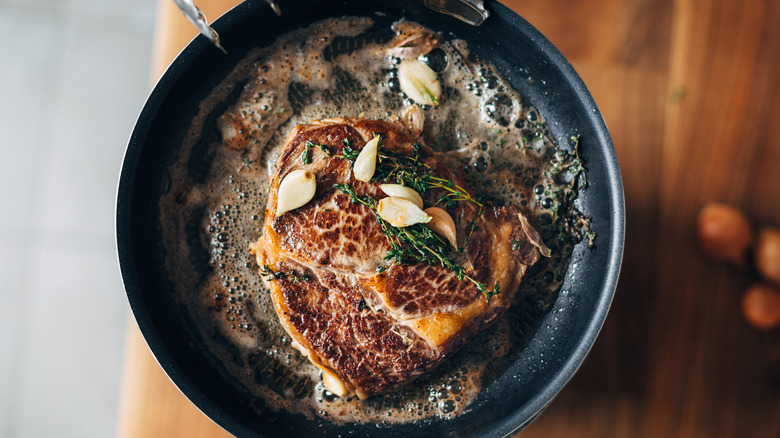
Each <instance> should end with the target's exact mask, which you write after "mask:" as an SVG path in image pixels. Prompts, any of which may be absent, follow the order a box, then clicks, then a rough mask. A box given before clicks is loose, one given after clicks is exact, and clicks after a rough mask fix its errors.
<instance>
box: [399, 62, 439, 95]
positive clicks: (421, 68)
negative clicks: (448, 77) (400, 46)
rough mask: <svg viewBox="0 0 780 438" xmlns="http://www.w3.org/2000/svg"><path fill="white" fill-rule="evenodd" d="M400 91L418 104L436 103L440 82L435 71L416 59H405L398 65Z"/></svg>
mask: <svg viewBox="0 0 780 438" xmlns="http://www.w3.org/2000/svg"><path fill="white" fill-rule="evenodd" d="M398 82H399V83H400V84H401V91H403V92H404V93H406V95H407V96H409V98H410V99H412V100H413V101H415V102H417V103H419V104H420V105H438V104H439V96H441V84H440V83H439V79H438V78H437V76H436V72H435V71H433V70H431V68H430V67H428V66H427V65H425V63H424V62H422V61H419V60H417V59H405V60H403V61H401V64H400V65H399V66H398Z"/></svg>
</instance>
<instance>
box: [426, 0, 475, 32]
mask: <svg viewBox="0 0 780 438" xmlns="http://www.w3.org/2000/svg"><path fill="white" fill-rule="evenodd" d="M425 6H427V7H428V9H431V10H433V11H436V12H441V13H442V14H447V15H450V16H453V17H455V18H457V19H459V20H461V21H464V22H466V23H468V24H471V25H473V26H479V25H480V24H482V23H483V22H484V21H485V20H486V19H487V17H488V16H489V15H490V14H489V13H488V11H487V10H486V9H485V5H484V2H483V1H482V0H425Z"/></svg>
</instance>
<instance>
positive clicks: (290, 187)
mask: <svg viewBox="0 0 780 438" xmlns="http://www.w3.org/2000/svg"><path fill="white" fill-rule="evenodd" d="M316 191H317V179H316V177H315V176H314V174H313V173H311V172H309V171H308V170H303V169H298V170H293V171H292V172H290V173H288V174H287V176H285V177H284V179H283V180H282V182H281V183H280V184H279V193H278V195H277V199H276V217H279V216H281V215H283V214H284V213H286V212H288V211H290V210H295V209H296V208H298V207H303V206H304V205H306V203H307V202H309V201H311V198H313V197H314V192H316Z"/></svg>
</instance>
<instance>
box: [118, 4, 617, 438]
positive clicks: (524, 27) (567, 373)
mask: <svg viewBox="0 0 780 438" xmlns="http://www.w3.org/2000/svg"><path fill="white" fill-rule="evenodd" d="M260 3H261V2H252V1H247V2H244V3H241V4H239V5H237V6H236V7H234V8H233V9H231V10H230V11H228V12H227V13H226V14H225V15H223V16H222V17H221V18H219V19H218V20H216V21H215V23H214V24H213V27H214V28H215V29H217V30H218V32H220V33H223V32H226V31H228V30H229V28H230V26H231V24H232V23H233V22H235V21H238V20H240V19H242V18H244V17H245V16H247V15H249V14H254V13H256V9H257V8H262V7H264V4H260ZM488 7H489V10H490V12H491V14H493V15H495V16H497V17H499V18H500V19H502V20H505V21H507V22H509V23H510V24H512V26H513V27H515V28H517V29H518V30H519V32H521V33H523V35H524V36H526V37H527V38H529V39H530V40H531V41H532V42H533V43H534V44H537V45H538V47H539V48H540V49H541V50H542V51H543V52H544V54H545V55H546V56H547V57H548V59H549V60H550V61H551V62H552V63H553V64H554V66H555V67H556V68H557V69H559V70H561V73H562V76H563V77H564V78H565V79H566V81H567V82H568V85H569V87H571V89H572V90H573V92H574V94H575V95H576V96H577V98H578V99H579V100H580V101H581V103H582V104H583V105H585V106H586V107H588V108H591V109H592V111H591V112H589V114H588V118H589V120H590V121H591V125H592V126H593V127H594V129H595V133H596V134H597V136H598V139H597V140H596V141H595V143H596V144H598V145H599V148H600V149H601V151H600V155H601V156H602V157H603V158H604V159H605V160H604V163H603V165H604V168H605V173H606V179H607V183H606V184H607V185H608V186H609V188H610V191H609V194H610V199H609V204H610V205H611V206H612V207H613V208H612V210H611V217H610V220H611V223H612V226H611V227H610V236H609V238H610V242H611V245H610V247H609V249H608V255H607V264H606V266H605V268H604V272H605V273H606V276H605V277H604V279H603V282H602V284H601V286H600V287H599V288H598V289H599V291H598V295H599V300H598V301H597V303H596V305H595V312H594V313H593V315H592V317H591V318H590V320H589V323H588V325H587V327H586V330H585V331H584V332H582V333H581V334H580V335H579V336H578V338H577V342H576V347H574V348H573V350H572V354H570V355H569V356H568V357H567V359H566V361H565V362H564V364H563V365H562V366H560V367H558V368H556V371H555V375H554V377H553V378H552V379H551V380H550V382H549V383H548V384H547V385H546V386H545V388H544V390H543V391H539V392H537V393H535V394H534V395H533V396H531V397H530V398H529V399H528V402H527V403H525V405H524V406H522V407H520V408H518V409H516V410H515V411H514V412H513V413H512V414H511V415H507V416H505V417H503V419H502V421H501V422H500V423H498V424H495V425H494V428H493V431H492V432H490V433H488V434H487V435H485V436H506V435H509V434H512V433H513V432H516V431H518V430H520V429H522V428H523V427H525V426H526V425H528V424H529V423H530V422H531V421H532V420H533V419H534V418H536V417H537V416H538V415H539V414H540V413H541V412H542V411H543V410H544V409H545V408H546V407H547V406H548V405H549V404H550V403H551V402H552V400H553V399H554V397H555V396H556V395H557V394H558V393H559V392H560V390H561V389H562V388H563V387H564V386H565V384H566V383H567V382H568V381H569V380H571V378H572V377H573V375H574V374H575V373H576V371H577V369H578V368H579V367H580V366H581V364H582V362H583V360H584V358H585V357H586V356H587V354H588V352H589V351H590V349H591V348H592V346H593V343H594V342H595V339H596V337H597V336H598V334H599V332H600V330H601V328H602V327H603V323H604V320H605V319H606V316H607V314H608V311H609V308H610V305H611V302H612V299H613V297H614V293H615V289H616V286H617V281H618V277H619V273H620V265H621V260H622V255H623V246H624V238H625V207H624V193H623V186H622V179H621V176H620V169H619V165H618V161H617V156H616V155H615V151H614V146H613V144H612V140H611V138H610V135H609V132H608V130H607V126H606V123H605V121H604V119H603V116H602V115H601V112H600V111H599V110H598V107H597V105H596V103H595V101H594V99H593V97H592V96H591V95H590V92H589V91H588V90H587V87H586V86H585V84H584V82H583V81H582V79H581V78H580V77H579V75H578V74H577V73H576V71H575V70H574V68H573V66H572V65H571V64H570V63H569V61H568V60H566V58H565V57H563V55H562V54H561V53H560V52H559V51H558V49H557V48H555V46H554V45H553V44H552V43H551V42H550V41H549V40H548V39H547V38H545V37H544V36H543V35H542V34H541V33H540V32H539V31H538V30H537V29H536V28H534V27H533V26H532V25H531V24H530V23H528V22H527V21H526V20H524V19H523V18H521V17H520V16H518V15H516V14H515V13H514V12H512V11H511V10H510V9H508V8H507V7H506V6H504V5H502V4H500V3H498V2H493V3H490V4H489V5H488ZM268 12H269V13H270V7H269V8H268ZM209 47H210V43H209V42H208V41H207V40H206V39H205V38H204V37H202V36H197V37H196V38H195V39H193V41H191V42H190V43H189V44H188V45H187V46H186V47H185V48H184V49H183V50H182V51H181V52H180V53H179V55H178V56H177V57H176V58H175V60H174V61H173V62H172V63H171V64H170V65H169V67H168V68H167V70H166V71H165V73H164V74H163V75H162V76H161V78H160V80H159V81H158V83H157V84H156V85H155V87H154V88H153V90H152V91H151V93H150V95H149V97H148V99H147V101H146V103H145V104H144V106H143V109H142V110H141V113H140V115H139V117H138V119H137V121H136V124H135V128H134V129H133V132H132V134H131V137H130V139H129V142H128V147H127V149H126V151H125V156H124V158H123V164H122V170H121V173H120V176H119V181H118V189H117V204H116V208H115V214H116V216H115V217H116V228H115V233H116V245H117V256H118V261H119V265H120V271H121V274H122V279H123V283H124V286H125V291H126V295H127V298H128V302H129V304H130V307H131V310H132V313H133V316H134V319H135V321H136V323H137V324H138V327H139V329H140V330H141V333H142V334H143V336H144V339H145V341H146V342H147V344H148V346H149V348H150V350H151V352H152V354H153V356H154V357H155V360H156V361H157V362H158V363H159V364H160V366H161V368H162V369H163V370H164V372H165V373H166V375H167V376H168V377H169V378H170V379H171V380H172V381H173V382H174V384H175V385H176V387H177V388H178V389H179V390H180V391H181V392H182V393H183V394H184V395H185V396H186V397H187V398H188V399H189V400H190V401H191V402H192V403H193V404H194V405H195V406H196V407H197V408H198V409H199V410H200V411H201V412H203V413H204V414H205V415H207V416H208V417H209V418H211V419H212V420H214V421H215V422H216V423H217V424H218V425H220V426H221V427H223V428H225V429H226V430H228V431H229V432H231V433H234V434H236V435H239V436H246V435H254V434H256V431H255V430H254V429H251V428H249V427H248V426H247V425H245V424H244V423H243V422H242V421H240V420H239V419H238V418H237V417H235V416H233V415H231V414H230V413H229V412H226V411H225V410H224V409H223V408H221V407H220V406H219V405H218V404H217V403H216V402H215V401H214V400H211V399H210V398H209V397H207V396H206V395H205V394H203V393H202V391H201V390H200V389H199V387H198V385H197V384H196V382H194V381H192V379H191V378H190V377H189V376H188V375H187V373H186V372H185V371H184V370H183V368H182V367H181V366H180V365H179V364H178V363H177V362H176V361H175V360H174V359H173V358H172V357H171V355H170V353H169V352H168V348H167V347H166V345H165V342H164V340H163V338H162V336H161V335H160V333H159V332H158V327H157V326H156V325H155V323H154V321H153V318H152V315H151V314H150V312H149V310H148V309H147V307H146V303H145V301H144V299H143V297H142V295H141V294H140V293H139V292H133V291H136V290H137V289H138V288H139V287H140V285H139V282H138V279H137V269H136V260H135V258H134V257H133V255H134V241H133V224H132V220H131V218H132V217H133V216H132V202H130V201H131V199H132V197H133V190H134V187H135V184H134V182H135V179H136V178H137V173H138V164H139V163H138V160H139V155H140V154H141V152H142V148H143V145H144V143H145V139H146V137H147V135H148V133H149V131H150V126H151V123H152V121H153V119H154V117H156V114H157V112H158V111H159V110H160V108H161V106H162V105H163V103H164V102H165V99H166V98H167V97H168V94H169V92H170V90H171V88H172V86H173V85H174V84H175V83H176V82H177V81H178V80H179V79H180V78H181V76H182V75H184V74H185V73H186V71H187V69H188V68H190V66H191V65H192V64H193V63H194V61H195V59H196V58H197V56H198V55H199V54H200V53H202V52H203V51H204V50H207V49H208V48H209Z"/></svg>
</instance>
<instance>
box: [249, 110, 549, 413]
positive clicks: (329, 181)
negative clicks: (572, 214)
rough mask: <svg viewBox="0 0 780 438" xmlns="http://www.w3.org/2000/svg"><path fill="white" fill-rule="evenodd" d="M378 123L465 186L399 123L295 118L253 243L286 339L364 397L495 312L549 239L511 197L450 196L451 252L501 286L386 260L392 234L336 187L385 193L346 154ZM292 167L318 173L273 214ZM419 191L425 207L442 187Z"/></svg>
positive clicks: (426, 365) (444, 351)
mask: <svg viewBox="0 0 780 438" xmlns="http://www.w3.org/2000/svg"><path fill="white" fill-rule="evenodd" d="M377 134H378V135H380V137H381V147H382V148H386V149H385V150H388V151H392V152H394V153H397V154H402V155H405V156H411V154H412V153H413V152H412V151H413V150H415V147H416V151H417V154H418V159H419V160H422V161H423V162H424V163H425V164H426V165H427V166H428V167H429V168H430V169H431V170H432V172H433V174H435V175H436V176H438V177H441V178H443V179H445V180H449V181H454V182H456V183H457V184H459V185H460V186H462V187H465V186H466V185H465V183H463V182H462V181H461V180H460V179H459V178H458V177H457V176H456V175H454V174H453V173H452V172H451V171H450V170H449V169H448V168H446V167H445V166H444V165H443V164H442V163H441V162H440V161H438V160H437V159H436V158H435V156H434V154H433V152H432V151H431V149H430V148H428V147H426V146H423V147H422V148H420V147H419V146H415V141H414V139H413V138H411V135H410V134H409V133H408V132H407V131H406V130H405V129H404V128H403V126H401V125H396V124H393V123H389V122H384V121H375V120H364V119H332V120H326V121H320V122H315V123H313V124H310V125H299V126H297V127H296V128H295V129H294V130H293V131H292V132H291V133H290V134H289V136H288V138H287V143H286V145H285V147H284V149H283V151H282V153H281V155H280V156H279V158H278V161H277V162H276V167H275V171H274V175H273V178H272V182H271V188H270V192H269V197H268V205H267V209H266V212H265V222H264V227H263V233H262V236H261V237H260V239H259V240H258V241H257V242H256V243H254V244H252V245H251V248H250V250H251V251H252V252H253V253H254V254H255V255H256V257H257V261H258V264H259V266H260V267H261V273H264V274H266V276H265V277H264V278H266V279H267V281H268V285H269V289H270V290H271V294H272V299H273V303H274V306H275V310H276V312H277V314H278V316H279V319H280V321H281V323H282V325H283V326H284V328H285V330H286V331H287V332H288V333H289V334H290V336H291V337H292V339H293V345H294V346H295V347H296V348H297V349H298V350H300V351H301V352H302V353H303V354H305V355H306V356H307V357H308V358H309V360H311V362H312V363H314V364H315V365H316V366H317V367H319V368H320V369H321V370H322V371H323V379H324V382H325V385H326V387H327V388H328V389H330V390H331V391H332V392H334V393H336V394H338V395H341V396H346V395H352V394H357V395H358V396H359V397H360V398H366V397H369V396H371V395H374V394H377V393H380V392H383V391H387V390H391V389H393V388H395V387H397V386H399V385H401V384H404V383H407V382H410V381H411V380H413V379H414V378H416V377H417V376H419V375H420V374H422V373H424V372H426V371H428V370H430V369H432V368H434V367H435V366H437V365H438V364H439V363H441V362H442V361H443V360H444V359H446V358H447V357H449V356H451V355H452V354H454V353H455V352H456V351H457V350H458V349H459V348H460V347H462V346H463V345H464V344H465V343H466V342H467V341H468V340H469V339H470V338H472V337H473V336H474V335H475V334H476V333H478V332H479V331H480V330H483V329H484V328H486V327H487V326H489V325H490V324H492V323H493V322H495V320H496V318H497V317H498V316H499V315H501V314H502V313H503V312H504V311H505V310H506V309H507V308H508V307H509V305H510V304H511V302H512V299H513V297H514V295H515V293H516V292H517V290H518V288H519V284H520V281H521V279H522V277H523V275H524V273H525V271H526V269H527V268H528V267H529V266H531V265H533V264H534V263H535V262H536V261H537V259H538V258H539V256H540V248H542V249H544V247H543V245H540V244H539V242H540V239H539V237H538V234H537V233H536V232H535V231H534V229H533V228H532V227H531V226H530V225H528V222H527V220H526V219H525V216H523V215H522V214H521V213H520V212H519V211H518V209H517V208H516V207H514V206H502V207H495V206H488V205H485V206H484V207H478V206H477V205H475V203H472V202H465V201H460V202H456V203H450V204H449V205H448V206H447V211H448V212H449V214H450V216H451V217H452V218H453V220H454V223H455V224H456V230H457V244H458V250H453V251H451V252H452V254H450V255H449V257H451V259H452V260H454V261H456V262H457V264H458V266H462V267H463V272H464V273H466V274H467V275H468V276H470V277H471V278H473V279H474V280H475V281H476V282H478V283H482V284H484V285H486V286H487V288H488V290H493V288H494V287H495V285H498V288H499V290H500V293H498V294H497V295H494V296H492V297H490V299H486V297H485V296H484V295H483V292H481V291H480V290H479V289H478V287H477V285H476V284H475V281H469V280H466V279H459V278H458V275H457V273H456V272H454V271H453V270H452V269H451V268H448V267H444V266H441V265H440V264H429V263H425V262H420V261H414V260H413V261H412V262H410V263H394V262H393V260H389V259H388V258H387V257H386V255H387V253H388V251H389V250H390V249H391V245H390V243H389V242H388V238H387V237H386V235H385V234H383V230H382V227H381V224H380V221H378V220H377V215H376V214H375V212H374V211H372V210H371V209H370V208H368V207H366V206H365V205H362V204H360V203H354V202H353V198H352V197H350V195H348V194H347V193H345V192H344V191H343V190H341V189H339V188H337V187H334V185H337V184H339V185H348V186H349V187H352V188H353V189H354V192H355V193H356V194H357V195H359V196H370V197H372V198H373V199H376V200H379V199H381V198H383V197H385V196H386V195H385V194H384V193H383V191H382V190H380V188H379V184H378V183H376V182H374V181H373V180H371V181H369V182H361V181H358V180H357V179H355V178H354V176H353V171H352V167H351V165H352V163H351V162H350V161H349V160H348V159H345V158H344V156H345V155H347V154H345V152H349V151H345V148H347V147H348V146H349V147H351V148H353V149H354V150H361V149H362V148H363V146H364V145H365V144H366V143H367V142H368V141H369V140H371V139H372V138H374V136H375V135H377ZM307 142H309V143H308V147H307ZM313 145H323V146H325V148H318V147H312V146H313ZM304 153H305V154H306V155H307V156H308V158H309V159H304ZM297 169H305V170H309V171H311V172H312V173H313V174H314V175H315V176H316V186H317V188H316V192H315V195H314V197H313V198H312V200H311V201H309V202H308V203H306V204H305V205H304V206H302V207H300V208H297V209H294V210H291V211H288V212H286V213H283V214H281V215H280V216H278V217H277V215H276V210H277V209H276V207H277V200H278V193H279V184H280V181H282V180H283V179H284V177H285V176H286V175H288V174H289V173H290V172H292V171H294V170H297ZM342 187H343V186H342ZM421 195H422V198H423V200H424V203H425V207H428V206H432V205H434V204H436V203H437V201H438V200H439V199H440V197H441V195H442V190H441V189H431V190H427V191H425V192H424V193H421ZM440 206H441V205H440ZM417 226H426V225H421V224H420V225H417ZM269 274H276V275H269Z"/></svg>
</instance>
